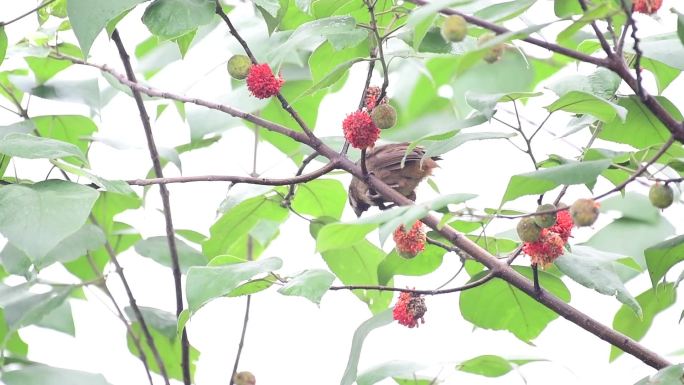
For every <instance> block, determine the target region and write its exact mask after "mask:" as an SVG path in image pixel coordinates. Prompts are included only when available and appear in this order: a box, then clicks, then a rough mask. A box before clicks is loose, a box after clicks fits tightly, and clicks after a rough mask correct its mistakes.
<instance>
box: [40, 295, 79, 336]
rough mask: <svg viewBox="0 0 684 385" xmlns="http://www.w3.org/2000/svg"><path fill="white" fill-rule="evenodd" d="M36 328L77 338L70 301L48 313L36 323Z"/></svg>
mask: <svg viewBox="0 0 684 385" xmlns="http://www.w3.org/2000/svg"><path fill="white" fill-rule="evenodd" d="M36 326H40V327H44V328H48V329H52V330H56V331H58V332H62V333H65V334H68V335H70V336H72V337H75V336H76V328H75V326H74V317H73V314H72V313H71V304H69V301H63V302H62V303H60V304H59V305H58V306H57V307H56V308H54V309H53V310H52V311H50V312H48V313H47V314H46V315H45V316H44V317H43V318H42V319H41V320H40V321H38V322H37V323H36Z"/></svg>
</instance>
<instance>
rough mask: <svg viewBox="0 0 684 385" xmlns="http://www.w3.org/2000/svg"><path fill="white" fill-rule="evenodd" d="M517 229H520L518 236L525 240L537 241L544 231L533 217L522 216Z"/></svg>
mask: <svg viewBox="0 0 684 385" xmlns="http://www.w3.org/2000/svg"><path fill="white" fill-rule="evenodd" d="M515 229H516V230H517V231H518V236H519V237H520V240H521V241H523V242H536V241H537V240H538V239H539V236H540V235H541V231H542V229H541V227H539V226H537V224H536V223H534V219H533V218H532V217H525V218H522V219H521V220H520V222H518V226H516V228H515Z"/></svg>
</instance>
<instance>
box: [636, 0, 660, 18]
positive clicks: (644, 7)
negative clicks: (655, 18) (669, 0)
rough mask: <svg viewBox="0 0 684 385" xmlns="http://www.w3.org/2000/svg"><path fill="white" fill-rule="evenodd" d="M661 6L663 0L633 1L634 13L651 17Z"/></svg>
mask: <svg viewBox="0 0 684 385" xmlns="http://www.w3.org/2000/svg"><path fill="white" fill-rule="evenodd" d="M661 5H663V0H634V12H640V13H645V14H647V15H652V14H654V13H656V12H658V10H659V9H660V6H661Z"/></svg>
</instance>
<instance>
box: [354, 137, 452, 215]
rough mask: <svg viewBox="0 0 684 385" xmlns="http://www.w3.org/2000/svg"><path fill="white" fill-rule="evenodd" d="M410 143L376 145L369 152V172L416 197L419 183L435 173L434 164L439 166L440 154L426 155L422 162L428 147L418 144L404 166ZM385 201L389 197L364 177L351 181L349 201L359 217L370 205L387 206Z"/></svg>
mask: <svg viewBox="0 0 684 385" xmlns="http://www.w3.org/2000/svg"><path fill="white" fill-rule="evenodd" d="M408 145H409V144H408V143H396V144H386V145H383V146H378V147H375V148H374V149H373V150H371V151H369V152H367V153H366V168H367V170H368V172H369V173H371V174H373V175H375V176H376V177H378V178H380V179H381V180H382V181H383V182H385V183H386V184H388V185H389V186H390V187H392V188H393V189H395V190H396V191H397V192H399V193H400V194H402V195H403V196H405V197H407V198H408V199H411V200H416V191H415V190H416V187H417V186H418V184H419V183H420V182H421V181H422V180H423V179H425V177H427V176H428V175H431V174H432V170H433V169H434V168H435V167H439V166H438V165H437V162H436V161H437V160H440V159H441V158H440V157H438V156H434V157H432V158H426V159H424V160H423V161H422V165H421V159H423V156H424V155H425V150H424V149H422V148H421V147H416V148H414V149H413V150H412V151H411V152H410V153H409V154H408V155H407V156H406V160H405V162H404V167H403V168H402V167H401V160H402V159H403V157H404V154H405V153H406V149H407V148H408ZM357 164H358V165H360V164H361V161H360V160H359V161H358V162H357ZM385 203H387V200H385V199H384V198H383V197H382V196H381V195H379V194H377V193H376V192H374V191H372V190H369V189H368V186H367V185H366V184H365V183H364V182H363V181H362V180H361V179H359V178H357V177H353V178H352V181H351V183H350V184H349V204H350V205H351V207H352V208H353V209H354V212H355V213H356V216H357V217H360V216H361V214H362V213H363V212H364V211H366V210H368V209H369V208H370V206H378V207H380V209H386V208H388V206H387V205H385ZM390 207H391V205H390Z"/></svg>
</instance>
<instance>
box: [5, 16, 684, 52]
mask: <svg viewBox="0 0 684 385" xmlns="http://www.w3.org/2000/svg"><path fill="white" fill-rule="evenodd" d="M672 12H674V13H675V14H676V15H677V36H678V37H679V41H680V42H681V43H682V44H684V14H682V13H681V12H678V11H677V10H675V9H674V8H673V9H672ZM0 63H2V62H1V61H0Z"/></svg>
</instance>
